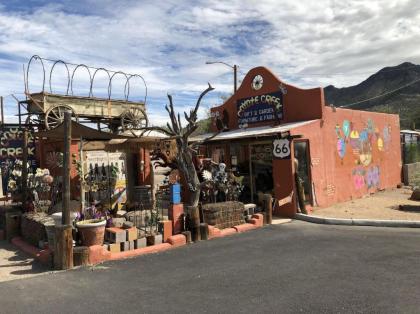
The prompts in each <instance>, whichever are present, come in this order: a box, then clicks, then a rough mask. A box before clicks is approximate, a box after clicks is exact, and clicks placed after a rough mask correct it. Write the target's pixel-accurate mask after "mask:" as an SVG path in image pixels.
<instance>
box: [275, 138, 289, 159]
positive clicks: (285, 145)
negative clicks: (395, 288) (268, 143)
mask: <svg viewBox="0 0 420 314" xmlns="http://www.w3.org/2000/svg"><path fill="white" fill-rule="evenodd" d="M273 156H274V157H277V158H281V159H289V158H290V140H289V139H287V138H282V139H277V140H274V141H273Z"/></svg>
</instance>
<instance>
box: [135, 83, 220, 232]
mask: <svg viewBox="0 0 420 314" xmlns="http://www.w3.org/2000/svg"><path fill="white" fill-rule="evenodd" d="M213 89H214V88H213V87H212V86H211V85H210V84H209V86H208V87H207V89H206V90H205V91H203V92H202V93H201V94H200V96H199V97H198V100H197V103H196V105H195V107H194V109H192V110H190V113H189V114H187V113H186V112H184V117H185V120H186V121H187V125H186V126H185V127H183V126H182V123H181V116H180V114H179V113H178V114H176V113H175V110H174V105H173V101H172V96H171V95H168V99H169V107H168V106H167V105H166V106H165V109H166V111H167V112H168V114H169V118H170V123H167V126H166V128H163V127H153V126H152V127H145V128H142V129H141V130H142V131H144V132H147V131H151V130H155V131H159V132H162V133H164V134H166V135H168V136H169V137H171V138H173V139H175V141H176V145H177V149H178V153H177V156H176V161H177V165H178V169H179V171H180V173H181V176H182V177H183V179H184V181H185V182H186V183H187V185H188V190H189V199H188V200H187V206H186V210H187V214H189V216H190V226H191V228H192V233H193V239H194V240H199V227H200V226H199V224H200V215H199V210H198V203H199V200H200V190H201V184H200V180H199V178H198V175H197V171H196V169H195V166H194V162H193V154H194V153H195V150H194V146H196V145H198V144H202V143H204V142H206V141H208V140H209V139H211V138H213V137H214V136H216V135H217V134H218V133H216V134H214V135H212V136H211V137H209V138H206V139H204V140H203V141H200V142H199V143H192V144H190V143H189V137H190V136H191V134H192V133H193V132H194V131H195V130H196V129H197V128H198V126H199V125H198V123H197V118H198V117H197V112H198V108H199V107H200V103H201V100H202V99H203V97H204V96H205V95H206V94H207V93H208V92H210V91H212V90H213ZM221 131H222V130H221ZM221 131H219V132H221ZM144 132H143V134H144Z"/></svg>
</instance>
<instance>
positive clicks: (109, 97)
mask: <svg viewBox="0 0 420 314" xmlns="http://www.w3.org/2000/svg"><path fill="white" fill-rule="evenodd" d="M118 74H121V75H124V77H125V84H124V99H127V82H128V75H127V74H125V73H124V72H121V71H118V72H115V73H114V74H112V76H111V78H110V79H109V84H108V99H111V93H112V80H113V79H114V76H115V75H118Z"/></svg>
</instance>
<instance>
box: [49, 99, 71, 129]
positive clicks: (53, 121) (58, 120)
mask: <svg viewBox="0 0 420 314" xmlns="http://www.w3.org/2000/svg"><path fill="white" fill-rule="evenodd" d="M66 110H69V111H71V115H72V117H75V116H76V115H75V114H74V110H73V109H72V108H71V107H70V106H67V105H57V106H54V107H51V108H50V109H48V110H47V112H45V127H46V128H47V130H51V129H55V128H56V127H58V126H60V125H61V124H62V123H63V122H64V112H65V111H66Z"/></svg>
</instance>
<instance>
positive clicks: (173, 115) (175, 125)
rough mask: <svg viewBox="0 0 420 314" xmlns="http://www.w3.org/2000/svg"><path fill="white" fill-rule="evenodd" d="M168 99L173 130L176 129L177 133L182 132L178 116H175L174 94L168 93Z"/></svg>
mask: <svg viewBox="0 0 420 314" xmlns="http://www.w3.org/2000/svg"><path fill="white" fill-rule="evenodd" d="M168 99H169V110H168V109H166V111H168V113H169V118H171V122H172V128H173V130H174V131H175V133H177V134H180V127H179V125H178V122H177V121H176V116H175V110H174V103H173V101H172V96H171V95H169V94H168Z"/></svg>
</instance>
